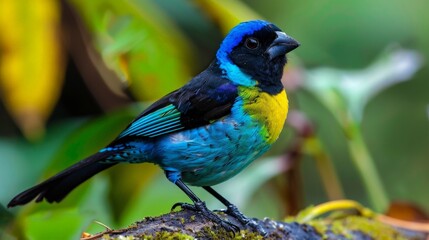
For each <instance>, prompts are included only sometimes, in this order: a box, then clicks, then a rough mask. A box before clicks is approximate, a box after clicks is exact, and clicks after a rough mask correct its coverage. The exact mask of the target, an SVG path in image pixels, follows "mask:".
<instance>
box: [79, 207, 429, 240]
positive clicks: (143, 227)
mask: <svg viewBox="0 0 429 240" xmlns="http://www.w3.org/2000/svg"><path fill="white" fill-rule="evenodd" d="M218 214H219V215H220V216H221V217H222V218H224V219H225V220H227V221H230V222H231V223H234V224H236V225H237V226H239V227H240V229H242V230H241V232H240V233H236V234H235V235H233V234H232V233H230V232H226V231H225V230H224V229H222V228H220V227H219V226H217V225H216V224H213V223H212V222H210V221H208V220H207V219H205V218H204V217H203V216H201V215H199V214H197V213H196V212H194V211H190V210H182V211H178V212H171V213H169V214H165V215H162V216H158V217H147V218H145V219H143V220H142V221H139V222H136V223H134V224H133V225H132V226H130V227H128V228H125V229H120V230H111V229H108V230H106V231H105V232H102V233H99V234H96V235H90V236H88V235H87V237H85V238H82V239H85V240H90V239H91V240H92V239H357V240H359V239H416V240H417V239H426V238H427V234H425V233H419V232H410V231H403V230H400V229H396V228H394V227H392V226H389V225H386V224H384V223H381V222H379V221H377V220H376V219H373V218H368V217H362V216H355V215H353V216H347V217H341V218H338V219H336V220H332V219H330V220H328V221H327V220H324V219H320V220H313V221H310V222H308V223H306V224H300V223H297V222H281V221H273V220H270V219H264V220H259V219H256V221H258V223H259V224H260V225H262V226H263V227H264V228H265V229H266V231H267V233H268V236H267V237H263V236H261V235H260V234H259V233H257V232H254V231H252V229H249V228H247V227H246V226H243V225H242V224H240V223H239V222H237V220H235V219H234V218H232V217H231V216H229V215H226V214H224V213H222V212H219V213H218Z"/></svg>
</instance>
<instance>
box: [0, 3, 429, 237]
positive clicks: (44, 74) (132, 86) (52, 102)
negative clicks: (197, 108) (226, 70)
mask: <svg viewBox="0 0 429 240" xmlns="http://www.w3.org/2000/svg"><path fill="white" fill-rule="evenodd" d="M0 5H1V7H0V30H1V32H2V34H0V92H1V95H0V97H1V100H2V104H0V122H1V124H0V134H1V137H0V153H1V157H0V164H1V166H3V167H2V168H0V188H1V189H2V191H1V192H0V203H1V205H0V238H1V239H16V238H24V237H25V238H29V239H40V238H41V237H44V238H45V239H50V238H54V237H55V236H58V234H59V233H58V231H60V230H61V234H62V235H63V236H64V238H65V239H67V238H70V239H76V238H77V237H78V236H79V235H80V234H81V233H82V232H83V231H87V232H96V231H101V230H103V227H101V226H99V225H98V224H95V223H94V222H93V221H94V220H98V221H100V222H102V223H104V224H106V225H107V226H109V227H124V226H126V225H128V224H130V223H132V222H133V221H136V220H138V219H141V218H142V217H144V216H149V215H159V214H161V213H165V212H167V211H168V210H169V209H170V207H171V206H172V205H173V204H174V203H175V202H179V201H188V199H187V198H186V196H185V195H184V194H183V193H182V192H181V191H180V190H179V189H177V187H175V186H174V185H173V184H170V183H169V182H168V181H167V180H166V179H165V177H164V176H163V174H162V173H161V171H159V169H158V168H157V167H155V166H153V165H149V164H138V165H132V166H130V165H124V166H117V167H115V168H113V169H112V170H108V171H106V172H103V173H101V174H98V175H97V176H95V177H94V178H93V179H92V180H90V181H88V182H87V183H85V184H83V185H82V186H81V187H79V188H77V189H76V190H75V191H73V192H72V193H71V194H70V196H68V197H67V198H66V199H65V200H64V201H63V202H62V203H60V204H47V203H41V204H29V205H28V206H25V207H20V208H16V209H10V210H9V209H8V210H7V209H4V207H3V206H6V205H7V202H8V201H9V200H10V199H11V198H12V197H13V196H14V195H15V194H17V193H18V192H20V191H21V190H23V189H25V188H27V187H29V186H31V185H33V184H35V183H37V182H39V181H40V180H42V179H45V178H46V177H48V176H51V175H52V174H54V173H56V172H57V171H59V170H61V169H63V168H65V167H67V166H69V165H71V164H72V163H73V162H75V161H78V160H79V159H81V158H83V157H85V156H87V155H89V154H91V153H92V152H94V151H96V150H97V149H98V148H100V147H102V146H104V145H105V144H107V143H108V142H109V141H110V140H111V139H113V138H114V137H115V136H116V134H117V133H119V132H120V131H121V130H122V129H123V128H124V127H125V126H126V125H127V123H128V122H129V121H131V120H132V119H133V117H135V116H136V115H137V114H138V113H139V112H140V111H141V110H143V109H144V106H147V105H146V104H143V106H142V105H140V104H129V103H131V102H133V100H137V101H152V100H155V99H157V98H159V97H161V96H162V95H164V94H166V93H168V92H170V91H172V90H174V89H176V88H178V87H180V86H181V85H183V84H184V83H185V82H186V81H187V80H188V79H189V78H190V77H191V76H192V75H194V74H196V73H198V72H199V71H201V70H202V69H204V68H205V67H206V66H207V64H208V63H209V62H210V61H211V59H212V58H213V56H214V54H215V51H216V49H217V47H218V44H219V43H220V41H221V39H222V36H223V35H224V34H226V32H227V31H228V29H230V28H231V27H232V26H233V25H235V24H236V23H237V22H239V21H243V20H248V19H254V18H264V19H267V20H269V21H272V22H274V23H275V24H276V25H278V26H279V27H280V28H282V29H284V30H285V31H286V32H287V33H288V34H290V35H291V36H293V37H294V38H295V39H297V40H298V41H299V42H300V43H301V45H302V46H301V47H300V48H299V49H297V51H294V52H293V54H291V55H290V57H289V60H290V61H289V62H290V63H289V65H288V67H287V71H286V72H285V85H286V87H287V89H288V95H289V100H290V103H291V108H292V109H293V110H294V111H293V112H295V113H298V114H290V118H289V121H290V122H289V124H287V125H286V127H285V130H284V131H283V133H282V136H281V138H280V139H279V141H278V143H277V144H276V145H275V146H274V147H273V149H272V151H270V153H269V154H268V155H269V156H268V157H267V156H266V157H265V158H264V159H261V160H258V161H256V162H255V163H254V164H253V165H251V166H250V167H249V168H248V169H246V170H245V171H243V172H242V173H241V174H239V175H238V176H237V177H235V178H233V179H231V180H230V181H227V182H226V183H222V184H219V185H218V186H216V189H218V190H219V192H221V193H224V194H225V196H226V197H227V198H228V199H231V201H232V202H234V203H236V204H237V205H238V206H239V207H240V208H241V209H242V210H243V211H244V212H245V213H246V214H248V215H250V216H255V217H265V216H269V217H273V218H277V219H280V218H283V217H284V216H285V215H287V214H289V213H296V212H297V211H299V210H300V209H302V208H304V207H305V206H307V205H309V204H316V203H321V202H326V201H327V200H332V199H337V198H349V199H354V200H357V201H359V202H361V203H362V204H364V205H367V206H369V207H371V208H374V209H377V210H378V211H385V210H387V206H385V204H386V203H384V201H388V202H392V201H396V200H400V201H403V202H407V203H409V205H410V206H415V208H418V209H422V211H423V212H424V211H426V212H427V211H429V204H428V203H429V201H428V199H429V192H428V191H425V190H423V189H425V184H426V183H427V182H428V181H429V175H428V174H427V169H428V167H429V166H428V164H429V162H428V160H429V124H428V116H427V106H428V103H429V94H428V89H429V81H427V79H428V78H429V67H428V65H427V63H426V62H425V61H427V59H428V56H429V26H428V25H429V16H428V15H427V14H426V9H427V8H428V7H429V4H428V3H427V2H426V1H424V0H412V1H408V2H404V1H401V0H381V1H369V0H363V1H354V2H346V1H341V0H330V1H327V0H322V1H316V0H313V1H305V2H299V1H280V0H273V1H270V4H267V3H266V2H264V1H256V0H248V1H214V0H213V1H211V0H210V1H208V0H207V1H204V0H196V1H189V0H174V1H170V0H157V1H155V0H151V1H144V0H123V1H116V0H94V1H82V0H70V1H61V2H57V1H53V0H45V1H42V0H37V1H33V2H31V4H29V3H27V2H26V1H22V0H19V1H11V0H1V1H0ZM381 9H382V14H381V13H380V10H381ZM69 13H71V14H69ZM24 16H25V17H24ZM395 45H396V46H397V47H393V48H392V47H391V46H395ZM386 49H387V50H386ZM403 49H409V51H404V50H403ZM400 52H402V53H404V52H407V53H411V54H414V56H418V57H417V58H415V59H419V60H418V61H415V62H411V63H410V62H409V61H408V60H409V58H407V56H409V55H397V54H398V53H400ZM395 56H396V57H395ZM392 59H393V60H392ZM389 61H390V62H389ZM407 63H410V64H408V65H406V64H407ZM404 64H405V65H406V66H405V69H403V68H402V67H404ZM377 66H378V67H377ZM419 67H420V68H419ZM64 69H65V71H64ZM106 69H107V70H106ZM376 69H379V70H380V71H376ZM64 73H65V74H64ZM404 73H408V74H405V75H404ZM401 74H402V75H401ZM95 76H98V77H95ZM398 76H403V77H402V79H401V80H409V81H402V82H399V81H394V80H395V79H397V78H398ZM374 79H375V80H374ZM377 79H379V80H380V82H378V83H382V84H381V85H380V84H375V85H374V83H377ZM347 82H348V83H351V84H345V85H347V86H346V88H347V90H346V91H344V89H345V88H344V86H345V85H343V84H344V83H347ZM63 83H64V87H63V88H62V86H63ZM323 83H326V84H325V85H323ZM386 83H390V84H386ZM371 84H372V85H371ZM321 85H323V86H324V87H323V88H318V87H316V88H315V86H321ZM380 86H383V87H380ZM332 96H334V98H331V97H332ZM326 97H327V98H326ZM117 99H119V100H117ZM113 100H114V101H113ZM353 101H355V103H353ZM100 112H103V113H102V114H100ZM45 126H46V131H45ZM350 131H352V133H357V134H358V135H353V134H352V135H350V133H351V132H350ZM353 131H357V132H353ZM353 136H355V138H353ZM356 136H357V138H356ZM353 139H358V140H359V141H361V142H360V143H358V145H353V144H354V143H353ZM359 144H360V147H363V148H359V147H358V148H357V149H358V150H357V151H354V150H353V149H355V148H354V147H356V146H359ZM359 149H360V150H359ZM355 150H356V149H355ZM362 152H364V153H365V156H364V157H365V158H369V162H370V165H371V166H370V169H371V170H370V172H372V173H371V174H372V176H370V177H368V175H367V173H368V171H366V170H362V169H363V168H362V167H359V164H361V162H359V161H360V160H361V158H362V155H361V154H359V153H362ZM356 153H358V154H356ZM353 163H355V164H353ZM374 175H375V176H376V177H375V178H376V179H377V180H374V179H375V178H374V177H373V176H374ZM374 181H378V182H379V183H380V184H379V189H381V190H380V193H381V197H380V196H375V197H374V194H371V190H370V188H371V186H372V185H377V184H374ZM237 189H239V191H240V192H241V194H237ZM195 191H196V193H197V194H198V195H201V198H202V199H204V200H206V201H207V202H208V204H209V206H210V207H212V208H220V207H222V206H221V205H220V204H219V203H218V202H217V201H215V200H214V199H213V197H211V196H208V195H207V193H205V192H204V191H201V190H200V189H195ZM373 191H374V190H373ZM373 198H375V199H376V200H375V202H374V199H373ZM377 199H378V200H379V199H384V200H382V204H379V205H378V204H377V203H376V202H377V201H378V200H377ZM255 206H258V207H255ZM390 210H391V209H390ZM391 211H392V210H391ZM397 211H398V210H397ZM397 211H396V212H397ZM403 211H408V210H403ZM392 212H395V211H392ZM398 215H400V214H398ZM403 215H404V214H403ZM405 215H407V214H405ZM407 220H413V219H407ZM426 220H427V219H426ZM64 226H67V227H64ZM65 228H66V229H65ZM1 229H3V230H5V231H1ZM65 230H67V231H65Z"/></svg>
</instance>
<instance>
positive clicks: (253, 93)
mask: <svg viewBox="0 0 429 240" xmlns="http://www.w3.org/2000/svg"><path fill="white" fill-rule="evenodd" d="M239 95H240V96H241V97H242V99H243V109H244V111H245V113H247V114H249V115H250V116H251V117H252V118H253V119H256V120H257V121H258V122H259V123H260V124H261V126H262V128H261V134H262V136H263V137H264V138H265V140H266V142H268V143H270V144H271V143H274V142H275V141H276V140H277V138H278V137H279V135H280V132H281V131H282V129H283V125H284V123H285V121H286V116H287V112H288V100H287V96H286V91H285V90H282V91H281V92H280V93H278V94H276V95H271V94H269V93H266V92H260V91H259V90H258V89H256V88H246V87H239Z"/></svg>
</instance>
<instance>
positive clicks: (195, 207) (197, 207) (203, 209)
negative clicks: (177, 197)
mask: <svg viewBox="0 0 429 240" xmlns="http://www.w3.org/2000/svg"><path fill="white" fill-rule="evenodd" d="M177 207H181V208H182V209H187V210H191V211H195V212H198V213H200V214H201V215H203V216H204V217H205V218H207V219H209V220H210V221H212V222H214V223H216V224H218V225H220V226H221V227H222V228H224V229H225V230H226V231H228V232H233V233H234V234H235V233H238V232H240V228H239V227H238V226H236V225H235V224H232V223H230V222H228V221H225V220H223V219H221V218H220V217H219V216H218V215H216V214H215V213H213V212H212V211H210V210H209V209H208V208H207V206H206V204H205V203H204V202H196V203H195V204H189V203H176V204H174V205H173V207H172V208H171V210H174V209H175V208H177Z"/></svg>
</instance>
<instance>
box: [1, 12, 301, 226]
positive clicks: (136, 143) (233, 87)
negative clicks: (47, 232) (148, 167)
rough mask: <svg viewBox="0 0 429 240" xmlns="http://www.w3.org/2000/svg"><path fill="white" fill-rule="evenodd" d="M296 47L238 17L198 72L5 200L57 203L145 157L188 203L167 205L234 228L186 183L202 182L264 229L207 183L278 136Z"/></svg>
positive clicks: (273, 30) (271, 28)
mask: <svg viewBox="0 0 429 240" xmlns="http://www.w3.org/2000/svg"><path fill="white" fill-rule="evenodd" d="M299 45H300V44H299V43H298V42H297V41H296V40H294V39H293V38H292V37H290V36H288V35H287V34H286V33H285V32H283V31H282V30H281V29H280V28H278V27H277V26H276V25H274V24H273V23H271V22H268V21H265V20H251V21H246V22H242V23H239V24H238V25H236V26H235V27H234V28H232V29H231V30H230V32H229V33H228V34H227V35H226V37H225V38H224V39H223V41H222V42H221V44H220V46H219V48H218V50H217V52H216V55H215V57H214V60H213V61H212V62H211V63H210V64H209V66H208V67H207V68H206V69H205V70H203V71H202V72H201V73H199V74H197V75H196V76H195V77H193V78H192V79H191V80H190V81H189V82H188V83H186V84H185V85H184V86H182V87H181V88H179V89H177V90H175V91H173V92H171V93H169V94H167V95H165V96H164V97H162V98H160V99H159V100H158V101H156V102H154V103H153V104H152V105H150V106H149V107H148V108H146V109H145V110H144V111H143V112H142V113H141V114H140V115H138V116H137V117H136V118H135V119H134V120H133V121H132V122H131V123H130V124H129V125H128V126H126V127H125V129H124V130H123V131H122V132H121V133H120V134H119V135H118V136H117V137H116V138H115V139H114V140H113V141H112V142H111V143H110V144H108V145H107V146H106V147H104V148H102V149H101V150H99V151H98V152H96V153H94V154H93V155H91V156H89V157H87V158H85V159H83V160H81V161H79V162H77V163H75V164H74V165H72V166H70V167H69V168H66V169H65V170H63V171H61V172H59V173H58V174H56V175H54V176H52V177H51V178H49V179H47V180H45V181H43V182H41V183H39V184H37V185H35V186H33V187H31V188H29V189H27V190H25V191H23V192H21V193H19V194H18V195H16V196H15V197H14V198H13V199H12V200H11V201H10V202H9V203H8V205H7V206H8V207H9V208H10V207H15V206H18V205H24V204H27V203H29V202H31V201H32V200H34V199H35V201H36V202H41V201H43V200H46V201H47V202H49V203H52V202H60V201H61V200H63V199H64V198H65V197H66V196H67V195H68V194H69V193H70V192H71V191H72V190H73V189H74V188H76V187H77V186H78V185H80V184H81V183H83V182H85V181H86V180H87V179H89V178H91V177H92V176H94V175H95V174H97V173H99V172H101V171H103V170H105V169H108V168H110V167H113V166H115V165H117V164H120V163H153V164H156V165H158V166H159V167H160V168H161V169H162V170H163V171H164V174H165V176H166V177H167V179H168V180H169V181H170V182H172V183H173V184H175V185H176V186H177V187H178V188H180V189H181V190H182V191H183V192H184V193H185V194H186V195H187V196H188V197H189V198H190V200H191V201H192V204H190V203H177V204H175V205H174V206H173V208H175V207H177V206H180V207H182V208H183V209H191V210H194V211H196V212H198V213H199V214H202V216H204V217H205V218H207V219H208V220H210V221H212V222H213V223H215V224H218V225H220V226H221V227H223V228H225V229H226V230H227V231H232V232H236V231H238V230H239V228H238V227H237V226H236V225H234V224H232V223H230V222H228V221H227V220H223V219H221V218H220V217H219V216H218V215H217V214H215V213H214V212H213V211H211V210H209V209H208V208H207V206H206V204H205V202H204V201H202V200H201V199H200V198H199V197H198V196H197V195H196V194H195V193H194V192H193V191H192V190H191V189H190V188H189V185H191V186H197V187H202V188H203V189H205V190H206V191H207V192H209V193H210V194H211V195H213V196H214V197H215V198H216V199H218V200H219V201H220V202H221V203H222V204H224V205H225V206H226V210H225V212H226V213H227V214H229V215H231V216H233V217H235V219H237V220H238V221H239V222H241V223H242V224H244V225H246V226H250V227H251V228H254V229H256V230H257V231H260V232H262V233H265V230H264V229H262V228H261V227H260V226H258V224H257V223H256V222H255V221H254V220H253V219H251V218H248V217H246V216H245V215H244V214H242V213H241V212H240V211H239V210H238V208H237V207H236V206H235V205H234V204H232V203H231V202H230V201H228V200H227V199H226V198H224V197H223V196H222V195H221V194H219V193H218V192H217V191H215V190H214V189H213V188H212V186H214V185H216V184H218V183H221V182H224V181H226V180H228V179H230V178H231V177H233V176H235V175H236V174H238V173H239V172H241V171H242V170H243V169H244V168H246V167H247V166H248V165H249V164H250V163H252V162H253V161H254V160H255V159H257V158H258V157H259V156H261V155H262V154H263V153H265V152H266V151H267V150H268V149H269V148H270V147H271V146H272V145H273V143H274V142H275V141H276V140H277V138H278V137H279V135H280V133H281V131H282V128H283V126H284V124H285V121H286V117H287V112H288V100H287V95H286V92H285V89H284V86H283V84H282V82H281V79H282V76H283V70H284V67H285V65H286V63H287V57H286V54H287V53H289V52H291V51H292V50H294V49H295V48H297V47H298V46H299Z"/></svg>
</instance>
